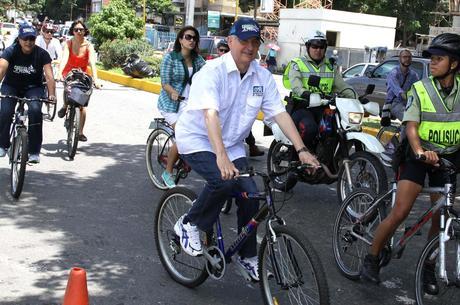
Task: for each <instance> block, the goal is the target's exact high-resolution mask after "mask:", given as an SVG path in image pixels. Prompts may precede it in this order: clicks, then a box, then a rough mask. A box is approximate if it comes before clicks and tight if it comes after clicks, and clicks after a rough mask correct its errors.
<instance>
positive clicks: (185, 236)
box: [174, 214, 203, 256]
mask: <svg viewBox="0 0 460 305" xmlns="http://www.w3.org/2000/svg"><path fill="white" fill-rule="evenodd" d="M185 215H186V214H184V215H182V216H181V217H180V218H179V220H178V221H177V222H176V224H175V225H174V232H175V233H176V234H177V236H179V238H180V245H181V246H182V249H183V250H184V251H185V253H187V254H188V255H191V256H198V255H201V254H203V247H202V246H201V240H200V231H199V230H198V228H197V227H196V226H194V225H191V224H190V223H186V224H184V223H183V221H184V217H185Z"/></svg>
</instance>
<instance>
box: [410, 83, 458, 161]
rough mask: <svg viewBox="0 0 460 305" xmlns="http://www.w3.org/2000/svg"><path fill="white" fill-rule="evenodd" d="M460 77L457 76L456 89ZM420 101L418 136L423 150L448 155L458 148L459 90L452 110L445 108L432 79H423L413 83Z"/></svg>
mask: <svg viewBox="0 0 460 305" xmlns="http://www.w3.org/2000/svg"><path fill="white" fill-rule="evenodd" d="M459 85H460V76H457V88H458V86H459ZM414 89H415V92H416V93H417V96H418V98H419V100H420V113H421V117H420V126H419V128H418V135H419V136H420V139H421V140H422V147H423V148H424V149H428V150H432V151H435V152H437V153H440V154H449V153H453V152H455V151H457V150H458V149H459V148H460V93H459V92H460V88H458V89H457V95H456V97H455V102H454V105H453V109H452V110H449V109H448V108H447V107H446V104H445V102H444V100H443V99H442V97H441V95H440V94H439V91H438V89H437V88H436V85H435V84H434V81H433V78H432V77H430V78H425V79H423V80H421V81H418V82H416V83H414Z"/></svg>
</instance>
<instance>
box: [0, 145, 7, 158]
mask: <svg viewBox="0 0 460 305" xmlns="http://www.w3.org/2000/svg"><path fill="white" fill-rule="evenodd" d="M7 152H8V149H6V148H1V147H0V158H1V157H4V156H6V153H7Z"/></svg>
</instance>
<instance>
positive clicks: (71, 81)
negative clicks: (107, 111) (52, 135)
mask: <svg viewBox="0 0 460 305" xmlns="http://www.w3.org/2000/svg"><path fill="white" fill-rule="evenodd" d="M93 86H94V84H93V79H92V77H91V76H89V75H88V74H86V73H85V72H83V71H81V70H78V69H73V70H71V71H70V72H69V73H68V74H67V76H66V78H65V80H64V102H67V104H68V106H67V107H68V109H67V112H66V116H65V121H64V126H65V128H66V130H67V154H68V156H69V158H70V159H71V160H72V159H73V158H74V157H75V154H76V153H77V147H78V140H79V136H80V109H81V108H82V107H86V106H88V102H89V98H90V96H91V93H92V88H93Z"/></svg>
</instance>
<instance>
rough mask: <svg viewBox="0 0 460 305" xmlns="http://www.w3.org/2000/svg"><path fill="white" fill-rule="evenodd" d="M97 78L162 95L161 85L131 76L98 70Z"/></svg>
mask: <svg viewBox="0 0 460 305" xmlns="http://www.w3.org/2000/svg"><path fill="white" fill-rule="evenodd" d="M97 76H98V77H99V78H100V79H103V80H106V81H109V82H112V83H116V84H120V85H123V86H126V87H132V88H136V89H139V90H143V91H147V92H152V93H155V94H160V91H161V84H158V83H154V82H151V81H147V80H143V79H139V78H132V77H131V76H125V75H121V74H117V73H113V72H109V71H105V70H101V69H97Z"/></svg>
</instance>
